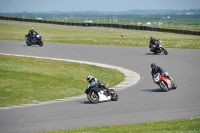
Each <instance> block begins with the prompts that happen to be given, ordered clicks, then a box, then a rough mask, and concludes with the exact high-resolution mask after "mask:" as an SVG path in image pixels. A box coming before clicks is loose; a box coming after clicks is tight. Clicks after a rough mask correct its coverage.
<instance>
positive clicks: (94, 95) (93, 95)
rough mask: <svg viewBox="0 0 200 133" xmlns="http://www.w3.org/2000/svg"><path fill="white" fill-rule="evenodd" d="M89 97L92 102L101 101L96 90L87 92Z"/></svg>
mask: <svg viewBox="0 0 200 133" xmlns="http://www.w3.org/2000/svg"><path fill="white" fill-rule="evenodd" d="M87 98H88V100H89V101H90V102H91V103H98V102H99V95H98V94H97V93H95V92H94V91H90V92H89V93H88V94H87Z"/></svg>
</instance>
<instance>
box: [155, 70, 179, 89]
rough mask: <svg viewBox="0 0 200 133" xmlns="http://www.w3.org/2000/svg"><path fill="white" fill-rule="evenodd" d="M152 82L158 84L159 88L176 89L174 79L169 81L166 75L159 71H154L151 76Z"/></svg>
mask: <svg viewBox="0 0 200 133" xmlns="http://www.w3.org/2000/svg"><path fill="white" fill-rule="evenodd" d="M153 79H154V83H156V84H157V85H159V86H160V88H161V89H162V90H163V91H165V92H167V91H169V90H171V89H176V88H177V85H176V83H175V82H174V81H171V80H170V79H169V78H167V77H166V76H163V75H161V74H160V73H156V74H154V76H153Z"/></svg>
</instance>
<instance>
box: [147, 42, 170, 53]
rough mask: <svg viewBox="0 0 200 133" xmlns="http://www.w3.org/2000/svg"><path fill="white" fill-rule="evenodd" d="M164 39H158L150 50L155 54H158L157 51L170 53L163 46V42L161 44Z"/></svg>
mask: <svg viewBox="0 0 200 133" xmlns="http://www.w3.org/2000/svg"><path fill="white" fill-rule="evenodd" d="M161 42H162V41H160V40H158V41H156V44H155V45H153V46H152V47H151V48H150V51H151V52H153V53H154V54H157V53H164V54H165V55H167V54H168V52H167V50H166V49H165V48H164V47H162V44H161Z"/></svg>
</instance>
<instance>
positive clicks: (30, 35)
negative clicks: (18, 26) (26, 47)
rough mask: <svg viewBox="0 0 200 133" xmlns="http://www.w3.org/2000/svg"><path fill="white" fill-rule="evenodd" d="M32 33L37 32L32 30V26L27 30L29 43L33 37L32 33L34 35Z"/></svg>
mask: <svg viewBox="0 0 200 133" xmlns="http://www.w3.org/2000/svg"><path fill="white" fill-rule="evenodd" d="M34 33H35V34H38V33H37V32H36V31H35V30H34V28H31V29H30V30H29V32H28V39H29V42H30V43H31V40H32V39H33V37H34V36H33V35H34Z"/></svg>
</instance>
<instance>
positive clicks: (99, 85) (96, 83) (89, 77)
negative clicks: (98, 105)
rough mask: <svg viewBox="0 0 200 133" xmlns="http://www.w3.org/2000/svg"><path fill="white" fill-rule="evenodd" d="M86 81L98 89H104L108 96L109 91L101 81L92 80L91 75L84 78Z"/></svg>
mask: <svg viewBox="0 0 200 133" xmlns="http://www.w3.org/2000/svg"><path fill="white" fill-rule="evenodd" d="M86 79H87V81H88V82H89V83H92V82H95V85H96V86H98V87H101V88H104V89H106V91H107V93H108V94H109V93H110V90H109V89H108V88H107V87H106V86H105V84H103V83H102V82H101V81H99V80H98V79H97V78H94V77H93V76H91V75H88V76H87V77H86Z"/></svg>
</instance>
